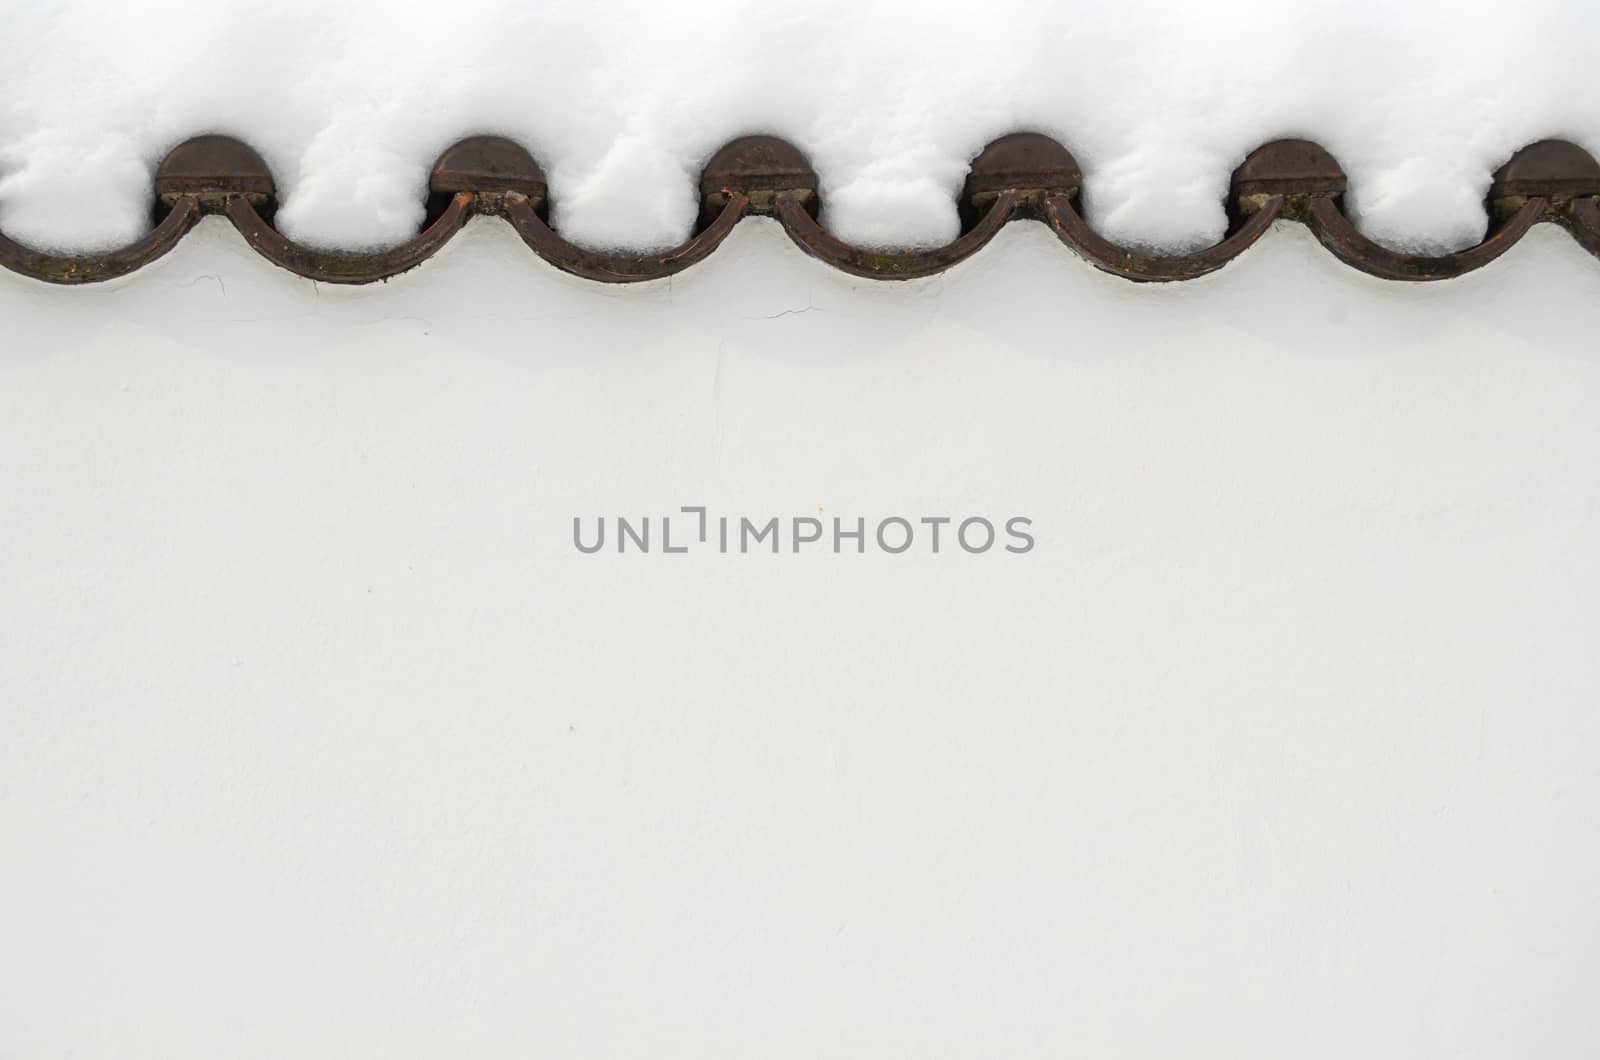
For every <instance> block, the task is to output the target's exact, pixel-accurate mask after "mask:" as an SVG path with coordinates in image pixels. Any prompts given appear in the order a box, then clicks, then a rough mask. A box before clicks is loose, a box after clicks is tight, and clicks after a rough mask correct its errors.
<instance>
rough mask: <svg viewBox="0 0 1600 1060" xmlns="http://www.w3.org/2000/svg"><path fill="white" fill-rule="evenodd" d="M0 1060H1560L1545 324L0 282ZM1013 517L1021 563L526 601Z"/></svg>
mask: <svg viewBox="0 0 1600 1060" xmlns="http://www.w3.org/2000/svg"><path fill="white" fill-rule="evenodd" d="M0 321H3V328H0V334H3V338H0V342H3V344H4V346H3V350H0V700H3V705H0V870H3V871H0V1057H5V1058H7V1060H62V1058H68V1057H72V1058H84V1060H138V1058H150V1060H156V1058H160V1060H217V1058H221V1057H226V1058H229V1060H254V1058H261V1060H267V1058H271V1060H317V1058H375V1057H402V1058H418V1060H423V1058H428V1060H436V1058H444V1057H468V1056H470V1057H481V1058H511V1057H529V1056H542V1057H571V1058H618V1060H623V1058H626V1060H677V1058H683V1060H690V1058H693V1060H705V1058H713V1057H741V1058H760V1060H789V1058H793V1060H800V1058H805V1060H823V1058H827V1060H834V1058H861V1060H866V1058H871V1060H937V1058H945V1057H949V1058H963V1060H973V1058H980V1057H1019V1058H1030V1057H1038V1058H1043V1057H1093V1058H1139V1060H1144V1058H1148V1060H1171V1058H1177V1057H1185V1058H1213V1057H1215V1058H1223V1057H1226V1058H1230V1060H1269V1058H1270V1060H1278V1058H1282V1057H1295V1058H1297V1060H1352V1058H1362V1060H1383V1058H1394V1060H1443V1058H1447V1057H1448V1058H1483V1060H1507V1058H1511V1057H1539V1058H1541V1060H1561V1058H1579V1057H1586V1056H1592V1055H1593V1049H1594V1043H1595V1042H1596V1041H1600V1006H1596V1005H1595V1002H1594V999H1595V998H1596V997H1597V996H1600V843H1597V841H1596V840H1597V835H1600V828H1597V822H1600V755H1597V749H1600V709H1597V700H1600V655H1597V653H1596V651H1595V646H1594V633H1595V629H1596V622H1597V619H1600V347H1597V344H1596V335H1597V334H1600V330H1597V325H1600V266H1596V264H1595V262H1594V261H1593V260H1592V259H1590V258H1587V257H1585V256H1584V255H1582V254H1581V253H1580V252H1579V251H1578V250H1577V249H1576V248H1575V247H1574V246H1573V245H1572V244H1571V242H1570V240H1568V239H1567V238H1566V237H1565V236H1564V235H1561V234H1560V233H1557V232H1549V231H1542V232H1538V233H1536V234H1535V235H1534V236H1533V237H1532V238H1531V239H1529V240H1528V241H1527V242H1526V243H1525V244H1524V245H1523V246H1521V247H1519V248H1517V249H1516V250H1514V251H1513V252H1512V253H1511V254H1510V255H1509V256H1508V258H1507V259H1506V260H1504V261H1502V262H1500V263H1498V264H1497V265H1496V266H1494V267H1492V268H1490V269H1488V270H1486V271H1485V272H1483V273H1481V274H1478V275H1475V276H1472V277H1469V278H1466V279H1465V280H1463V281H1459V282H1455V283H1452V284H1447V285H1442V286H1434V287H1421V286H1406V285H1388V284H1384V283H1381V282H1379V281H1376V280H1369V279H1366V278H1363V277H1361V276H1359V275H1357V274H1354V273H1352V272H1350V271H1348V270H1346V269H1344V268H1343V267H1341V266H1338V265H1337V264H1335V263H1334V262H1333V261H1332V259H1331V258H1329V257H1328V256H1327V255H1326V254H1324V253H1323V252H1321V251H1320V250H1318V249H1317V248H1315V247H1314V246H1313V245H1311V244H1310V242H1309V240H1308V238H1307V237H1306V236H1305V235H1304V234H1303V233H1302V232H1300V231H1299V230H1298V229H1287V230H1283V231H1279V232H1276V233H1273V234H1272V235H1271V236H1270V237H1269V238H1268V239H1267V240H1266V242H1265V243H1264V244H1263V245H1262V246H1260V247H1259V248H1258V249H1257V250H1255V251H1253V252H1252V253H1251V254H1250V255H1248V256H1247V257H1246V258H1245V259H1243V260H1242V261H1240V262H1238V263H1236V264H1235V265H1234V266H1231V267H1229V268H1228V269H1226V270H1224V271H1223V272H1222V273H1220V274H1218V275H1217V276H1214V277H1211V278H1209V279H1207V280H1205V281H1202V282H1198V283H1193V284H1185V285H1181V286H1173V287H1137V286H1134V285H1130V284H1126V283H1123V282H1121V281H1118V280H1114V279H1111V278H1108V277H1104V276H1101V275H1100V274H1098V273H1096V272H1094V271H1093V270H1092V269H1090V268H1088V267H1087V266H1085V265H1083V264H1082V263H1081V262H1079V261H1077V260H1076V259H1075V258H1074V257H1073V256H1072V255H1071V254H1070V253H1069V252H1067V251H1066V250H1065V249H1064V248H1062V247H1060V246H1059V245H1055V244H1053V243H1052V241H1051V240H1050V238H1049V237H1048V235H1047V234H1046V233H1045V232H1044V231H1043V230H1041V229H1039V228H1037V227H1034V226H1012V227H1011V229H1009V230H1008V231H1007V232H1006V234H1005V235H1004V236H1003V237H1002V238H1001V240H1000V241H999V242H998V243H997V244H996V245H995V246H993V247H991V248H989V249H988V250H987V251H985V252H984V253H983V254H981V255H980V256H979V257H978V258H977V259H975V260H974V261H972V262H970V263H969V264H967V265H966V266H963V267H961V268H959V269H957V270H955V271H954V272H952V273H950V274H948V275H946V276H944V277H942V278H936V279H933V280H929V281H926V282H919V283H911V284H903V285H873V284H870V283H866V282H857V281H851V280H849V279H848V278H846V277H843V276H840V275H838V274H836V273H833V272H830V271H828V270H826V269H824V268H823V267H821V266H819V265H816V264H815V263H813V262H811V261H810V260H808V259H806V258H804V257H803V256H801V255H800V254H799V253H798V252H796V251H793V250H792V249H790V248H788V247H787V246H786V244H785V243H784V241H783V239H782V236H781V235H780V234H779V233H777V232H776V231H775V230H774V229H772V228H771V227H770V226H768V225H766V224H765V223H753V224H746V225H743V226H741V228H740V230H739V232H738V234H737V235H736V236H735V237H734V239H733V240H732V242H731V244H730V245H729V246H728V247H726V248H725V249H724V250H723V251H721V252H719V253H718V254H716V255H715V256H713V257H712V258H711V259H710V260H709V261H708V262H707V263H705V264H704V265H703V266H701V267H699V268H697V269H695V270H692V271H691V272H690V273H688V274H686V275H684V276H682V277H680V278H678V279H677V280H675V281H673V282H672V283H670V284H667V283H662V284H656V285H651V286H647V287H642V288H633V289H617V288H610V287H603V286H597V285H592V284H587V283H583V282H581V281H576V280H570V279H568V278H565V277H562V276H560V275H558V274H556V273H554V272H553V271H551V270H550V269H549V268H548V267H546V266H544V265H543V264H542V263H540V262H539V261H538V260H537V259H535V258H533V257H532V256H531V255H529V254H527V253H526V252H525V251H524V250H522V249H521V248H520V247H519V246H517V245H515V241H514V238H513V237H512V236H511V235H510V234H509V232H508V231H507V230H506V229H505V228H504V227H503V226H497V225H492V224H488V223H479V224H475V225H473V226H472V227H471V228H470V229H469V230H468V231H467V232H466V233H465V235H464V237H463V238H461V239H458V240H457V241H456V242H455V243H454V244H452V245H451V246H450V247H449V248H447V249H446V250H445V251H444V252H443V254H442V255H441V256H440V257H439V258H438V259H436V260H434V261H433V262H430V263H429V264H428V265H426V266H424V267H423V268H422V269H420V270H419V271H417V272H414V273H411V274H409V275H407V276H404V277H401V278H399V279H397V280H396V281H394V282H392V283H389V284H387V285H382V286H376V287H371V288H361V289H354V290H339V289H332V288H327V287H322V288H320V289H314V288H313V287H312V285H311V284H309V283H307V282H305V281H301V280H297V279H295V278H293V277H291V276H289V275H288V274H286V273H282V272H278V271H275V270H273V269H272V268H271V267H269V266H268V265H266V264H265V263H264V262H262V261H260V260H259V259H257V258H255V257H254V256H253V255H251V254H250V253H249V252H247V251H246V250H244V249H243V247H242V246H241V245H240V244H239V243H238V241H237V239H236V238H235V237H234V236H233V235H232V234H231V233H230V232H229V231H228V230H226V229H225V228H223V227H221V226H220V225H217V224H215V223H212V222H208V223H207V224H206V225H205V226H204V227H203V228H202V230H201V231H200V232H199V233H197V235H196V236H195V237H194V238H192V239H191V240H189V241H187V242H186V243H184V244H183V245H182V246H181V247H180V248H179V249H178V250H177V251H176V252H175V253H174V254H173V255H172V256H171V257H170V258H168V259H167V260H165V261H163V262H161V263H159V264H158V265H156V266H154V267H152V268H150V269H148V270H146V271H145V272H142V273H140V274H138V275H136V276H134V277H132V278H130V279H128V280H125V281H121V282H118V283H115V284H112V285H108V286H106V287H102V288H95V289H84V290H75V291H60V290H53V289H47V288H44V287H41V286H38V285H33V284H30V283H28V282H25V281H22V280H20V279H16V278H6V277H0ZM685 504H707V505H709V506H711V507H712V509H713V510H714V511H722V512H726V513H730V514H750V515H760V514H763V513H770V514H777V515H786V516H787V515H805V514H809V513H811V512H813V511H816V510H820V511H821V512H822V513H823V514H824V515H833V514H840V515H845V516H855V515H866V516H877V515H887V514H898V513H905V514H911V515H919V514H928V515H937V514H958V513H962V514H990V513H1006V514H1012V513H1021V514H1026V515H1028V516H1031V517H1032V518H1033V520H1034V531H1035V534H1036V537H1037V540H1038V547H1037V548H1036V550H1035V551H1034V552H1033V553H1031V554H1029V555H1026V556H1009V555H1004V554H1001V555H995V554H989V555H983V556H967V555H964V554H961V553H959V552H953V553H945V554H941V555H939V556H932V555H928V554H926V553H920V552H919V553H913V554H908V555H905V556H901V557H892V556H885V555H881V554H869V555H867V556H860V557H858V556H832V555H826V554H805V555H800V556H794V555H782V556H771V555H759V556H757V555H752V556H742V557H741V556H722V555H716V554H714V553H712V554H706V553H694V554H690V555H688V556H672V557H667V556H660V555H650V556H638V555H629V556H617V555H615V554H602V555H595V556H584V555H579V554H577V553H576V552H575V551H574V549H573V547H572V545H571V519H572V517H573V516H574V515H583V516H586V517H588V516H593V515H595V514H601V513H604V514H618V513H626V514H633V515H644V514H659V513H663V512H670V511H673V510H675V509H676V508H677V507H678V506H680V505H685Z"/></svg>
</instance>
